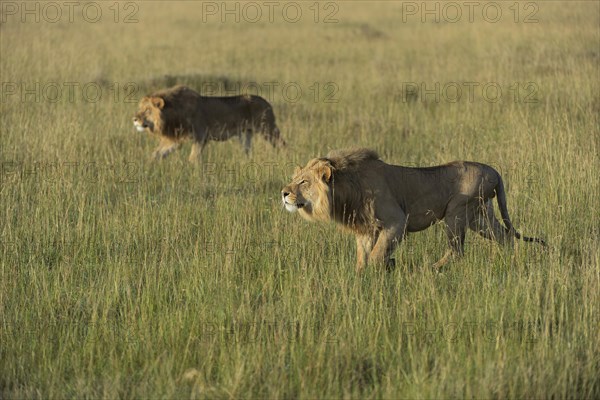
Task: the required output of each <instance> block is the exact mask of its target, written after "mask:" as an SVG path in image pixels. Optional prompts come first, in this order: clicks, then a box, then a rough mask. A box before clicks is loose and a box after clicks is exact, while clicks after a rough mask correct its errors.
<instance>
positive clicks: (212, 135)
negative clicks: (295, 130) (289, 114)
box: [133, 85, 285, 162]
mask: <svg viewBox="0 0 600 400" xmlns="http://www.w3.org/2000/svg"><path fill="white" fill-rule="evenodd" d="M133 125H134V126H135V128H136V129H137V131H138V132H150V133H152V134H155V135H157V136H158V137H159V138H160V143H159V146H158V147H157V148H156V149H155V150H154V152H153V158H154V159H162V158H165V157H166V156H168V155H169V154H170V153H171V152H173V151H174V150H176V149H177V148H178V147H179V146H180V144H181V142H182V141H183V140H185V139H188V138H190V139H192V140H193V144H192V152H191V154H190V157H189V159H190V161H192V162H195V161H198V160H199V159H200V155H201V153H202V149H203V148H204V146H205V145H206V143H207V142H208V141H210V140H214V141H225V140H228V139H230V138H232V137H238V138H239V139H240V140H241V142H242V144H243V146H244V151H245V152H246V154H248V153H249V151H250V147H251V143H252V136H253V134H254V133H255V132H260V133H262V136H263V137H264V138H265V139H266V140H268V141H269V142H270V143H271V144H272V145H273V147H278V146H279V147H283V146H285V141H284V140H283V139H282V138H281V135H280V131H279V128H278V127H277V125H275V114H274V113H273V107H271V105H270V104H269V102H268V101H267V100H265V99H263V98H262V97H260V96H251V95H248V96H246V95H244V96H230V97H206V96H201V95H200V94H199V93H197V92H195V91H194V90H192V89H190V88H188V87H185V86H180V85H179V86H174V87H172V88H169V89H164V90H161V91H158V92H156V93H153V94H151V95H148V96H145V97H143V98H142V99H141V100H140V102H139V107H138V112H137V113H136V115H135V117H134V118H133Z"/></svg>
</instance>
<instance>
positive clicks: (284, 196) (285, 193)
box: [281, 192, 290, 199]
mask: <svg viewBox="0 0 600 400" xmlns="http://www.w3.org/2000/svg"><path fill="white" fill-rule="evenodd" d="M281 194H282V195H283V198H284V199H285V198H286V197H288V195H289V194H290V193H289V192H281Z"/></svg>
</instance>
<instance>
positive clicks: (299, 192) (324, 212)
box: [281, 159, 332, 220]
mask: <svg viewBox="0 0 600 400" xmlns="http://www.w3.org/2000/svg"><path fill="white" fill-rule="evenodd" d="M331 174H332V168H331V165H330V164H329V163H328V162H327V161H324V160H320V159H314V160H311V161H309V163H308V164H307V165H306V167H304V168H296V171H295V172H294V176H293V177H292V182H291V183H289V184H288V185H286V186H285V187H284V188H283V189H282V190H281V199H282V201H283V205H284V207H285V209H286V210H288V211H289V212H296V211H298V212H300V215H301V216H302V217H303V218H305V219H307V220H329V219H330V215H331V212H330V206H329V205H330V190H329V180H330V179H331Z"/></svg>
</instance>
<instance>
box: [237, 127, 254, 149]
mask: <svg viewBox="0 0 600 400" xmlns="http://www.w3.org/2000/svg"><path fill="white" fill-rule="evenodd" d="M253 133H254V132H253V131H252V129H250V128H248V129H244V130H243V131H242V133H241V135H240V141H241V142H242V146H244V153H246V155H248V154H250V148H251V147H252V134H253Z"/></svg>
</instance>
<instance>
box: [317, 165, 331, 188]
mask: <svg viewBox="0 0 600 400" xmlns="http://www.w3.org/2000/svg"><path fill="white" fill-rule="evenodd" d="M332 172H333V170H332V168H331V165H329V164H325V163H322V164H321V165H319V168H318V169H317V174H318V176H319V177H320V178H321V179H323V180H324V181H325V182H327V183H329V180H330V179H331V174H332Z"/></svg>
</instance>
